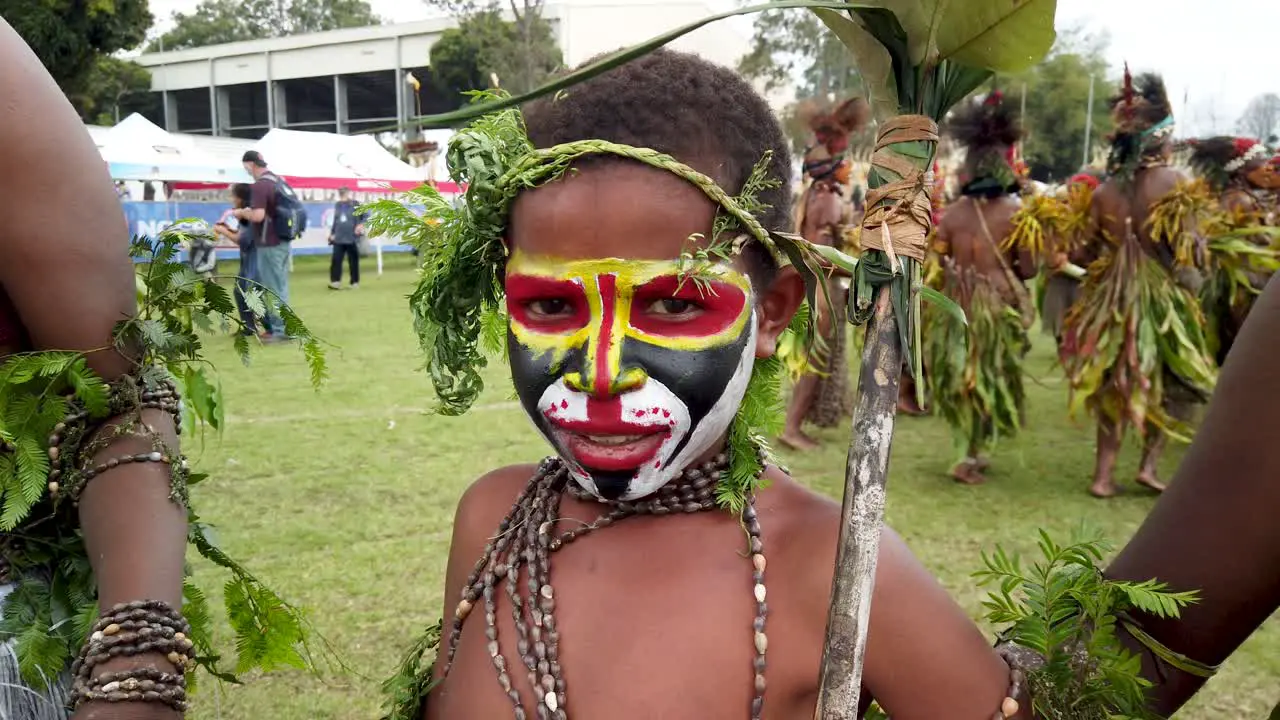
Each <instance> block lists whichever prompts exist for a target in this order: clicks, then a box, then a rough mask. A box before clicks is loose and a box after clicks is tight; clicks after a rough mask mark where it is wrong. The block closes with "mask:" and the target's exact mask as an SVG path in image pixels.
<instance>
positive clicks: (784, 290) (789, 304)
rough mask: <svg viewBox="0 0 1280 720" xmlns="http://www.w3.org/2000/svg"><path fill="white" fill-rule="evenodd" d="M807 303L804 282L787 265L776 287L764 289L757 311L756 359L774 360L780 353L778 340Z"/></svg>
mask: <svg viewBox="0 0 1280 720" xmlns="http://www.w3.org/2000/svg"><path fill="white" fill-rule="evenodd" d="M802 302H804V279H803V278H801V277H800V273H798V272H796V270H795V268H793V267H791V266H790V265H788V266H787V267H784V268H782V269H780V270H779V271H778V274H777V275H776V276H775V277H774V280H773V283H771V284H770V285H769V287H767V288H765V290H764V294H763V296H762V297H761V298H760V302H759V303H758V305H757V307H756V357H757V358H767V357H772V356H773V353H774V352H775V351H776V350H777V349H778V336H779V335H781V334H782V331H783V330H786V329H787V325H789V324H790V323H791V317H792V316H793V315H795V314H796V309H797V308H799V307H800V303H802Z"/></svg>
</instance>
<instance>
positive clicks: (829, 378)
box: [805, 290, 853, 428]
mask: <svg viewBox="0 0 1280 720" xmlns="http://www.w3.org/2000/svg"><path fill="white" fill-rule="evenodd" d="M847 295H848V292H847V291H845V290H835V291H834V292H833V295H832V298H831V300H832V303H833V304H834V305H835V306H836V311H835V317H834V318H832V320H833V322H832V323H831V332H830V333H828V334H827V337H825V338H823V340H824V341H825V343H826V353H825V355H826V357H825V362H820V364H821V365H822V367H821V368H820V369H821V373H822V374H821V375H820V376H819V379H818V389H817V391H816V392H815V393H814V397H813V404H812V405H811V406H810V407H809V413H808V414H807V415H806V416H805V420H807V421H809V422H811V423H813V424H814V425H817V426H818V427H824V428H828V427H836V426H837V425H842V424H844V422H845V421H846V420H847V419H848V418H850V417H852V416H853V387H852V384H851V383H850V382H849V324H848V322H846V320H845V315H846V308H845V297H847Z"/></svg>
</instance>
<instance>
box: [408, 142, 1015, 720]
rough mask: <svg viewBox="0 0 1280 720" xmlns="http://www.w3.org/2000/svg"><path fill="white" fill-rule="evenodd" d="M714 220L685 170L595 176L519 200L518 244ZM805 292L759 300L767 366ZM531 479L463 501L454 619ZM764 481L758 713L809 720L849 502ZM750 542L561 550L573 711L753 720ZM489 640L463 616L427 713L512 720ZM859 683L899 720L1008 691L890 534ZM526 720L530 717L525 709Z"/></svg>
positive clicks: (616, 542)
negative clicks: (449, 663) (763, 681)
mask: <svg viewBox="0 0 1280 720" xmlns="http://www.w3.org/2000/svg"><path fill="white" fill-rule="evenodd" d="M637 198H642V199H643V200H642V201H638V200H637ZM713 213H714V206H713V205H712V204H711V202H710V201H709V200H708V199H707V198H706V197H705V196H704V195H703V194H702V193H701V192H700V191H698V190H697V189H695V188H693V187H692V186H690V185H688V184H687V183H685V181H683V180H681V179H679V178H677V177H675V176H674V175H670V174H667V173H664V172H662V171H659V170H653V169H650V168H647V167H639V166H631V165H607V166H596V167H591V168H589V169H585V170H583V171H582V172H581V173H579V174H575V175H570V176H568V179H566V180H563V181H560V182H557V183H553V184H551V185H548V186H545V187H542V188H539V189H537V190H533V191H530V192H527V193H525V194H524V195H522V196H521V197H520V198H519V199H518V200H517V202H516V205H515V208H514V212H513V215H512V225H511V234H510V236H509V242H510V243H511V244H512V245H513V246H514V247H517V248H519V249H520V250H522V251H525V252H530V253H538V254H548V255H553V256H559V257H564V258H566V259H574V258H591V257H621V258H637V259H670V258H675V257H677V256H678V255H679V253H680V252H681V250H682V248H683V247H684V246H685V243H686V238H688V237H689V236H690V235H691V234H693V233H696V232H706V231H707V230H708V229H709V228H710V227H711V222H712V217H713ZM641 239H643V241H640V240H641ZM802 295H803V291H802V285H801V283H800V281H799V278H798V277H797V276H796V274H795V273H793V272H791V271H788V270H784V271H782V272H780V273H779V275H778V278H777V280H776V281H775V282H774V283H773V284H772V285H771V286H770V287H768V288H765V289H764V290H763V291H762V292H759V293H758V295H757V297H758V299H757V303H758V304H757V316H758V323H759V333H758V345H757V355H758V356H759V357H767V356H769V355H770V354H772V353H773V351H774V349H775V344H776V339H777V337H778V335H779V334H780V333H781V332H782V330H783V329H784V328H785V327H786V324H787V322H788V320H789V319H790V317H791V314H792V313H793V312H794V311H795V308H796V307H797V306H798V305H799V303H800V301H801V298H802ZM533 472H534V467H533V466H532V465H521V466H513V467H506V468H502V469H500V470H495V471H494V472H491V473H489V474H488V475H486V476H484V477H482V478H481V479H480V480H478V481H477V482H476V483H475V484H474V485H472V487H471V488H470V489H469V490H468V491H467V492H466V494H465V495H464V496H463V498H462V500H461V502H460V503H459V506H458V511H457V515H456V517H455V520H454V531H453V541H452V544H451V547H450V551H449V568H448V573H447V578H446V591H445V596H446V597H445V608H444V613H445V617H452V616H453V613H454V607H455V606H456V603H457V601H458V597H459V593H460V591H461V589H462V587H463V585H464V584H465V582H466V578H467V575H468V573H469V572H470V571H471V569H472V567H473V566H474V564H475V562H476V560H477V559H478V558H480V556H481V553H482V551H483V548H484V545H485V542H486V541H487V540H488V539H489V538H490V537H491V535H492V533H493V531H494V529H495V528H496V527H497V526H498V523H499V521H500V520H501V519H502V517H503V515H505V514H506V513H507V511H508V510H509V509H510V507H511V504H512V502H513V501H514V500H515V497H516V495H517V493H518V492H519V490H520V489H521V488H522V487H523V486H524V485H525V484H526V483H527V482H528V481H529V478H530V477H531V476H532V475H533ZM768 479H769V480H770V485H769V487H768V488H767V489H765V490H763V491H761V492H760V493H759V494H758V496H757V500H756V507H757V508H758V511H759V514H760V522H761V525H762V526H763V528H764V539H765V555H766V557H767V558H768V563H769V568H768V571H767V580H766V583H767V585H768V588H769V607H770V614H769V620H768V628H767V632H768V636H769V650H768V658H769V665H768V670H767V677H768V683H769V684H768V692H767V694H766V698H767V699H766V702H765V710H764V717H765V718H769V719H770V720H782V719H783V718H786V719H793V718H801V717H805V718H807V717H812V716H813V712H814V707H815V705H816V702H817V690H818V670H819V663H820V660H821V656H822V643H823V638H824V635H825V629H826V620H827V603H828V600H829V598H830V593H831V572H832V568H833V567H834V564H835V548H836V541H837V537H838V534H839V521H840V508H839V506H837V505H836V504H835V503H833V502H831V501H830V500H829V499H827V498H824V497H820V496H818V495H816V494H814V493H812V492H810V491H809V490H807V489H805V488H803V487H801V486H800V485H798V484H797V483H795V482H794V481H793V480H791V479H790V478H788V477H787V476H786V475H784V474H783V473H781V472H780V471H779V470H778V469H777V468H770V469H769V471H768ZM600 514H601V508H600V506H596V505H587V504H583V503H581V502H578V501H575V500H573V499H572V498H570V497H568V496H566V497H565V498H564V500H563V502H562V504H561V515H562V516H563V517H565V518H567V519H570V521H572V520H578V521H583V522H586V521H590V520H593V519H595V518H596V517H597V516H599V515H600ZM743 538H744V535H743V534H742V528H741V525H740V524H739V522H738V520H737V519H735V518H733V517H731V516H729V515H728V514H727V513H721V512H708V513H699V514H697V515H671V516H666V517H659V518H655V517H637V518H631V519H627V520H625V521H623V522H619V523H618V524H616V525H614V526H611V527H609V528H607V529H605V530H603V531H600V532H597V533H593V534H592V537H590V538H589V539H586V540H584V541H582V542H581V543H575V544H573V545H570V546H566V547H565V549H563V550H561V551H559V552H557V553H555V555H554V556H553V560H552V567H553V568H554V569H553V575H552V578H553V580H552V582H553V583H554V585H555V588H556V613H557V621H558V622H557V624H558V625H559V626H560V628H561V635H560V654H561V657H562V660H563V663H562V664H563V672H564V677H565V680H566V683H567V685H568V687H569V691H568V696H569V705H570V707H569V712H570V714H571V715H572V716H574V717H586V718H606V717H607V718H610V719H611V720H633V719H634V720H638V719H639V718H656V717H668V718H735V717H746V715H747V714H748V708H749V705H750V702H751V697H752V692H753V689H752V679H751V678H752V669H751V665H752V658H753V655H754V649H753V647H752V644H751V642H750V627H751V623H752V620H753V618H754V614H755V604H754V600H753V598H752V596H751V591H750V585H751V568H750V564H749V563H748V562H747V560H746V559H745V556H744V555H743V554H742V552H743V547H744V545H743V542H744V539H743ZM497 602H498V605H499V608H498V613H497V616H498V635H499V637H500V638H507V640H504V641H501V645H502V647H503V651H504V652H505V653H506V659H507V664H508V667H512V668H515V667H519V665H518V663H519V662H520V661H519V659H518V658H517V657H515V655H514V654H513V646H514V643H513V642H511V638H513V637H514V636H515V629H514V625H513V623H512V620H511V614H510V604H509V602H508V601H507V599H506V595H505V593H499V594H498V600H497ZM485 644H486V640H485V636H484V623H483V621H482V619H480V618H479V617H477V618H476V619H473V620H472V621H470V622H468V623H466V624H465V625H464V627H463V632H462V638H461V643H460V646H459V649H458V653H457V656H456V658H455V662H454V665H453V668H452V670H451V671H450V675H449V677H448V678H447V679H446V680H445V681H444V682H443V683H442V684H441V685H439V686H438V687H437V688H436V689H434V690H433V691H432V693H431V699H430V702H428V708H429V709H428V711H427V713H426V718H427V719H428V720H443V719H444V718H448V719H449V720H470V719H472V718H475V719H484V720H488V719H489V718H495V717H503V716H507V715H510V713H511V704H510V701H509V700H508V699H507V697H506V696H505V695H504V694H503V693H502V690H501V688H500V687H499V685H498V683H497V682H496V680H495V677H494V676H495V672H496V671H495V670H494V668H493V664H492V662H491V661H490V658H489V656H488V653H487V652H486V649H485ZM906 668H910V671H907V670H906ZM438 670H439V666H437V671H438ZM864 677H865V682H866V685H867V687H868V688H869V689H870V692H871V693H873V694H874V695H875V696H876V697H877V698H878V699H879V700H880V701H881V703H882V704H883V705H884V706H885V707H886V708H887V709H888V710H889V711H890V712H892V713H893V715H894V717H895V718H897V719H899V720H924V719H926V718H927V719H929V720H936V718H940V717H946V718H949V719H954V720H968V719H972V720H979V719H981V720H989V718H991V716H992V713H993V712H994V711H995V710H996V709H997V708H998V707H999V706H1000V703H1001V700H1002V699H1003V698H1004V695H1005V692H1006V690H1007V688H1008V682H1009V672H1008V668H1007V667H1006V666H1005V665H1004V663H1003V661H1001V660H1000V659H999V658H998V657H997V656H996V655H995V653H994V651H993V650H992V649H991V647H990V644H989V643H988V641H987V640H986V638H984V637H983V636H982V634H981V633H980V632H979V631H978V630H977V628H976V627H975V626H974V624H973V622H972V621H970V620H969V619H968V618H967V617H966V616H965V614H964V612H963V611H962V610H961V609H960V608H959V607H957V606H956V604H955V603H954V602H953V601H952V600H951V599H950V598H949V597H948V596H947V594H946V592H945V591H944V590H943V589H942V588H941V587H939V586H938V584H937V583H936V582H935V581H934V580H933V578H931V577H930V576H929V574H928V573H927V572H926V571H925V570H924V569H923V568H922V567H921V566H920V565H919V563H917V562H916V561H915V559H914V558H913V557H912V556H911V554H910V551H909V550H907V548H906V546H905V545H904V544H903V542H902V540H901V539H900V538H899V537H898V536H897V535H896V534H894V533H893V532H892V531H888V530H886V531H885V532H884V534H883V539H882V542H881V547H880V558H879V568H878V575H877V580H876V587H875V601H874V604H873V606H872V613H871V631H870V635H869V638H868V644H867V659H866V665H865V673H864ZM511 678H512V680H513V682H514V683H516V685H517V687H518V688H519V689H520V690H521V692H522V694H523V696H524V698H525V699H526V702H530V701H531V699H532V697H533V694H532V691H531V689H530V688H529V686H528V684H527V678H526V677H525V674H524V673H523V672H514V671H513V672H512V673H511ZM922 688H926V689H927V690H925V691H922ZM526 711H527V712H528V713H529V717H533V716H534V714H533V707H532V706H529V705H527V706H526Z"/></svg>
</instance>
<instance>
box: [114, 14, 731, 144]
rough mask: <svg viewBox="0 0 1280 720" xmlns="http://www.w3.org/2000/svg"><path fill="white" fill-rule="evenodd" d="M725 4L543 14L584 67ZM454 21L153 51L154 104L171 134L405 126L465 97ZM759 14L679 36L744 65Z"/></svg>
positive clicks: (154, 114)
mask: <svg viewBox="0 0 1280 720" xmlns="http://www.w3.org/2000/svg"><path fill="white" fill-rule="evenodd" d="M719 9H722V8H721V7H719V6H718V5H716V4H715V0H612V1H611V0H561V2H553V3H548V5H547V6H546V7H545V9H544V12H543V16H544V18H545V19H546V20H547V21H548V23H549V24H550V25H551V27H552V29H553V31H554V32H555V35H556V37H557V39H558V41H559V44H560V48H561V50H562V52H563V54H564V59H565V63H566V64H568V65H570V66H574V65H577V64H579V63H581V62H583V61H584V60H587V59H590V58H591V57H593V56H595V55H598V54H600V53H604V52H608V51H611V50H616V49H618V48H620V47H623V46H626V45H630V44H633V43H635V42H639V41H641V40H644V39H647V38H649V37H651V36H653V35H657V34H659V33H661V32H664V31H667V30H670V29H672V28H675V27H679V26H681V25H685V24H687V23H690V22H693V21H696V20H698V19H701V18H703V17H705V16H707V15H710V14H712V13H714V12H716V11H717V10H719ZM453 26H454V21H453V20H452V19H451V18H439V19H432V20H422V21H418V22H411V23H399V24H392V25H380V26H374V27H367V28H352V29H346V30H335V31H330V32H322V33H312V34H308V35H298V36H293V37H284V38H272V39H269V40H255V41H249V42H237V43H228V44H224V45H214V46H209V47H202V48H193V49H189V50H178V51H173V52H163V53H148V54H144V55H142V56H140V57H138V58H137V59H136V61H137V62H138V63H139V64H141V65H143V66H145V67H147V69H148V70H150V72H151V82H152V93H153V95H154V96H155V99H156V101H157V102H155V103H153V104H152V109H151V111H150V112H147V113H144V114H146V115H148V117H149V119H151V120H152V121H153V122H155V123H156V124H157V125H160V126H161V127H164V128H165V129H166V130H169V131H170V132H183V133H194V134H202V135H215V136H230V137H239V138H251V139H256V138H259V137H261V136H262V135H264V134H265V133H266V132H267V130H269V129H271V128H273V127H280V128H290V129H296V130H318V131H326V132H338V133H356V132H371V131H387V132H398V133H399V134H400V136H401V137H403V133H404V131H405V129H406V128H407V127H411V126H412V125H413V123H412V120H413V118H415V117H416V116H419V115H427V114H431V113H435V112H442V111H445V110H448V109H450V108H452V107H456V106H457V105H458V99H457V98H448V97H442V96H441V94H440V92H439V91H438V90H436V89H435V86H434V84H433V83H432V82H431V68H430V56H431V46H432V44H434V42H435V40H436V39H437V38H438V37H439V36H440V34H441V33H443V32H444V31H445V30H447V29H448V28H450V27H453ZM749 41H750V23H749V21H745V24H744V21H741V20H739V21H736V22H735V21H732V20H731V21H724V22H720V23H715V24H712V25H709V26H707V27H704V28H702V29H700V30H698V31H695V32H694V33H692V34H690V35H688V36H686V37H684V38H682V39H681V40H679V41H677V42H676V43H675V44H674V47H677V48H679V49H682V50H688V51H692V52H697V53H698V54H700V55H703V56H704V57H706V58H708V59H709V60H712V61H713V62H718V63H721V64H725V65H730V66H732V65H733V64H735V63H736V62H737V60H738V58H739V57H741V56H742V55H743V54H744V53H745V52H746V51H747V49H748V45H749Z"/></svg>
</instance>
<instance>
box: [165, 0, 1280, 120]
mask: <svg viewBox="0 0 1280 720" xmlns="http://www.w3.org/2000/svg"><path fill="white" fill-rule="evenodd" d="M720 1H721V2H723V1H724V0H720ZM197 3H198V0H151V9H152V12H153V13H154V14H155V15H156V17H157V19H161V20H162V21H164V20H167V19H168V18H169V16H170V15H171V14H172V13H173V12H174V11H185V12H190V11H191V10H192V9H193V8H194V7H195V6H196V5H197ZM370 4H371V5H372V6H373V9H374V11H375V12H376V13H378V14H379V15H381V16H382V17H384V18H387V19H388V20H391V21H397V22H404V21H410V20H419V19H422V18H424V17H427V16H428V14H429V11H428V10H427V6H426V4H425V3H423V2H420V1H418V0H370ZM1057 22H1058V26H1059V27H1063V26H1065V25H1075V24H1083V25H1084V26H1085V27H1087V28H1088V29H1089V30H1091V31H1105V32H1106V33H1107V34H1108V36H1109V37H1110V39H1111V44H1110V47H1109V49H1108V52H1107V55H1108V60H1109V61H1110V62H1111V65H1112V70H1113V72H1114V74H1115V75H1116V76H1118V75H1119V73H1120V67H1121V64H1122V63H1123V62H1125V61H1126V60H1127V61H1128V62H1129V64H1130V67H1131V68H1133V70H1134V71H1135V72H1136V71H1143V70H1154V71H1156V72H1160V73H1161V74H1163V75H1164V77H1165V83H1166V85H1167V86H1168V88H1169V96H1170V99H1171V100H1172V101H1173V106H1174V112H1175V115H1176V116H1177V118H1178V123H1179V134H1189V135H1195V134H1209V133H1213V132H1230V131H1232V130H1233V129H1234V125H1235V120H1236V118H1238V117H1239V116H1240V113H1241V112H1243V110H1244V108H1245V106H1246V105H1247V104H1248V102H1249V100H1250V99H1251V98H1252V97H1254V96H1255V95H1259V94H1261V93H1264V92H1275V93H1280V53H1277V51H1276V49H1275V47H1276V36H1277V34H1280V2H1276V1H1275V0H1212V1H1211V2H1206V1H1204V0H1058V18H1057Z"/></svg>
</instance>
